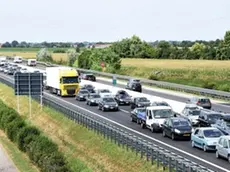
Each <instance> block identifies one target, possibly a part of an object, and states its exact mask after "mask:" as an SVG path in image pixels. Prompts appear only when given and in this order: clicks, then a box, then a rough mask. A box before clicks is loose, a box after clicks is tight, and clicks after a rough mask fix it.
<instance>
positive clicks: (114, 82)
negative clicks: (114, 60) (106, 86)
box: [112, 75, 117, 86]
mask: <svg viewBox="0 0 230 172" xmlns="http://www.w3.org/2000/svg"><path fill="white" fill-rule="evenodd" d="M112 83H113V85H114V86H116V85H117V77H116V76H115V75H114V76H113V80H112Z"/></svg>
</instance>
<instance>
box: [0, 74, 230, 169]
mask: <svg viewBox="0 0 230 172" xmlns="http://www.w3.org/2000/svg"><path fill="white" fill-rule="evenodd" d="M0 76H1V77H4V78H7V79H8V80H11V81H13V79H12V77H10V76H6V75H4V74H1V75H0ZM92 85H93V83H92ZM45 96H49V97H52V99H53V100H55V101H57V102H59V103H61V104H65V105H66V106H67V107H69V108H70V109H73V110H77V109H79V108H83V109H85V111H87V112H88V113H90V114H91V115H94V116H95V117H98V118H100V117H102V118H103V119H108V120H109V122H111V123H113V124H115V125H117V126H118V127H122V126H124V127H125V129H126V130H127V131H129V132H132V133H135V134H136V135H138V136H140V137H142V138H143V139H145V140H147V141H151V142H154V143H155V144H158V145H160V146H162V147H164V148H166V149H168V150H171V151H172V152H174V153H176V154H179V155H181V156H184V157H186V158H187V159H189V160H191V161H194V162H196V163H198V164H201V165H203V166H205V167H208V168H210V169H212V170H215V171H218V172H219V171H220V172H221V171H230V165H229V163H228V162H227V161H226V160H222V159H216V157H215V153H213V152H209V153H206V152H203V151H202V150H199V149H195V148H192V147H191V142H188V141H172V140H171V139H169V138H164V137H163V136H162V134H161V133H151V132H150V131H149V130H147V129H141V127H140V126H139V125H137V124H135V123H132V122H131V121H130V114H129V111H130V107H129V106H121V109H122V111H119V112H101V111H99V110H98V109H97V107H91V106H87V105H86V104H85V102H78V101H76V100H75V99H74V98H60V97H57V96H54V95H51V94H49V93H48V92H45ZM86 109H87V110H86Z"/></svg>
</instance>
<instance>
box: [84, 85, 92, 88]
mask: <svg viewBox="0 0 230 172" xmlns="http://www.w3.org/2000/svg"><path fill="white" fill-rule="evenodd" d="M85 88H93V86H92V85H85Z"/></svg>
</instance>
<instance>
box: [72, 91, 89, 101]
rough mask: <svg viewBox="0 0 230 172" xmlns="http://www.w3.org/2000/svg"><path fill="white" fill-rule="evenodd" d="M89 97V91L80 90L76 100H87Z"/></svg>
mask: <svg viewBox="0 0 230 172" xmlns="http://www.w3.org/2000/svg"><path fill="white" fill-rule="evenodd" d="M88 95H89V91H88V90H86V89H80V90H79V91H78V93H77V95H76V97H75V99H76V100H79V101H81V100H83V101H84V100H86V97H87V96H88Z"/></svg>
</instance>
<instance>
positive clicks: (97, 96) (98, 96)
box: [91, 94, 101, 98]
mask: <svg viewBox="0 0 230 172" xmlns="http://www.w3.org/2000/svg"><path fill="white" fill-rule="evenodd" d="M91 97H92V98H100V97H101V96H100V95H99V94H95V95H91Z"/></svg>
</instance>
